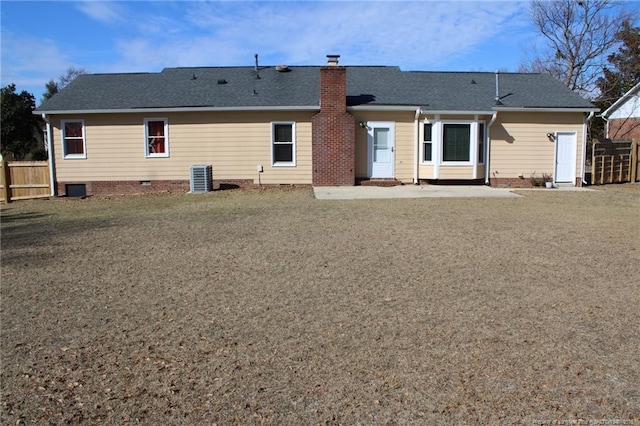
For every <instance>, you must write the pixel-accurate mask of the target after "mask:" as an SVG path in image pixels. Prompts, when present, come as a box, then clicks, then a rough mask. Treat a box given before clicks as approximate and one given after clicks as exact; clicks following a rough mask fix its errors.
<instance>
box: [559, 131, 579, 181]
mask: <svg viewBox="0 0 640 426" xmlns="http://www.w3.org/2000/svg"><path fill="white" fill-rule="evenodd" d="M577 140H578V135H577V134H576V132H558V133H556V172H555V182H559V183H569V182H570V183H573V184H575V181H576V174H575V173H576V149H577V148H576V142H577Z"/></svg>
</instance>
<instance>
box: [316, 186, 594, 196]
mask: <svg viewBox="0 0 640 426" xmlns="http://www.w3.org/2000/svg"><path fill="white" fill-rule="evenodd" d="M514 190H516V189H515V188H493V187H489V186H484V185H468V186H462V185H460V186H459V185H455V186H452V185H401V186H392V187H377V186H314V187H313V192H314V194H315V197H316V198H317V199H318V200H367V199H378V198H428V197H441V198H518V197H521V196H522V195H518V194H515V193H513V192H512V191H514ZM517 190H519V191H525V190H526V191H553V192H555V191H593V190H591V189H587V188H576V187H560V188H553V189H544V188H540V189H533V188H531V189H522V188H518V189H517Z"/></svg>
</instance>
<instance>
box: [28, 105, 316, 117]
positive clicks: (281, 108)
mask: <svg viewBox="0 0 640 426" xmlns="http://www.w3.org/2000/svg"><path fill="white" fill-rule="evenodd" d="M198 111H205V112H209V111H320V107H319V106H317V105H312V106H250V107H176V108H121V109H86V110H72V109H69V110H53V111H37V110H36V111H34V114H50V115H51V114H56V115H62V114H122V113H127V114H130V113H137V112H140V113H150V112H151V113H159V112H198Z"/></svg>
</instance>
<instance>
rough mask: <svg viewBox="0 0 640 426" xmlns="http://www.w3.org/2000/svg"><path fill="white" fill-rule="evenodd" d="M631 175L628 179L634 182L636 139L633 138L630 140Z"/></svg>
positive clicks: (636, 164)
mask: <svg viewBox="0 0 640 426" xmlns="http://www.w3.org/2000/svg"><path fill="white" fill-rule="evenodd" d="M630 173H631V175H630V176H629V180H630V181H631V182H635V181H637V180H638V139H636V138H634V139H632V141H631V170H630Z"/></svg>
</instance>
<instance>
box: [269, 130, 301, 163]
mask: <svg viewBox="0 0 640 426" xmlns="http://www.w3.org/2000/svg"><path fill="white" fill-rule="evenodd" d="M295 134H296V126H295V123H291V122H277V123H271V164H272V165H273V166H295V165H296V140H295V139H296V138H295Z"/></svg>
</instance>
